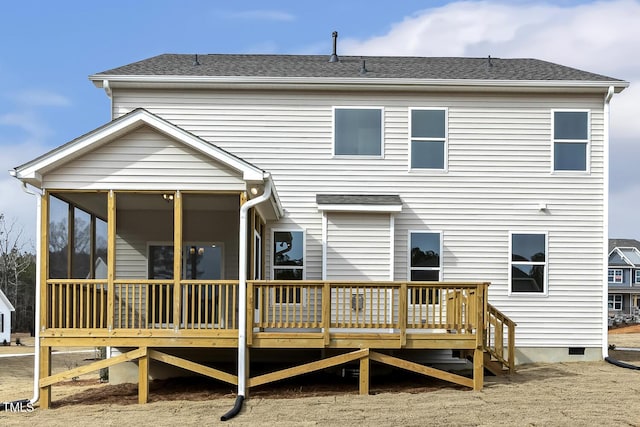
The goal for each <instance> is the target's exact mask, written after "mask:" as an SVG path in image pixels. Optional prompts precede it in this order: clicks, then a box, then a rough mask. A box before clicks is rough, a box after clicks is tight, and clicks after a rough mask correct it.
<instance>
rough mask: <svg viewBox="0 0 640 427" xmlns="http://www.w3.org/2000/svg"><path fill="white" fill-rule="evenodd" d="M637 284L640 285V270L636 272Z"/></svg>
mask: <svg viewBox="0 0 640 427" xmlns="http://www.w3.org/2000/svg"><path fill="white" fill-rule="evenodd" d="M635 283H640V270H636V282H635Z"/></svg>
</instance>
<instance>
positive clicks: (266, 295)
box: [40, 279, 515, 407]
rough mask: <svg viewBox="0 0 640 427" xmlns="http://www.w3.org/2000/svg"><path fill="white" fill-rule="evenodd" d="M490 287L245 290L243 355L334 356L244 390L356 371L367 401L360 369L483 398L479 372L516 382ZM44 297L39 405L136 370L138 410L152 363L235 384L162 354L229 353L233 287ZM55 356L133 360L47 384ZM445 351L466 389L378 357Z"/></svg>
mask: <svg viewBox="0 0 640 427" xmlns="http://www.w3.org/2000/svg"><path fill="white" fill-rule="evenodd" d="M488 285H489V284H488V283H451V282H340V281H278V282H276V281H249V282H248V283H247V301H246V303H247V331H246V333H247V345H248V347H249V348H254V349H278V348H286V349H333V352H332V354H335V353H339V354H338V355H336V356H332V357H327V358H323V359H320V360H317V361H313V362H310V363H305V364H303V365H300V366H296V367H293V368H288V369H284V370H281V371H276V372H271V373H268V374H264V375H260V376H255V377H250V378H248V381H247V384H248V386H249V387H255V386H258V385H262V384H266V383H269V382H272V381H276V380H280V379H283V378H287V377H291V376H295V375H300V374H304V373H308V372H313V371H316V370H320V369H325V368H328V367H332V366H338V365H343V364H346V363H353V362H358V363H359V369H360V370H359V372H360V392H361V393H363V394H366V393H368V390H369V372H370V366H369V365H370V362H371V361H374V362H377V363H383V364H387V365H391V366H394V367H398V368H402V369H407V370H410V371H413V372H416V373H419V374H423V375H429V376H433V377H436V378H440V379H443V380H446V381H451V382H454V383H456V384H461V385H464V386H468V387H471V388H473V389H476V390H478V389H481V388H482V384H483V370H484V368H487V369H490V370H492V371H495V372H500V371H502V370H503V369H506V370H508V371H509V372H513V371H514V341H515V324H514V323H513V322H512V321H511V320H510V319H508V318H507V317H506V316H504V315H503V314H502V313H500V312H499V311H498V310H496V309H495V308H494V307H492V306H491V305H490V304H488V302H487V290H488ZM43 288H44V289H43V290H42V292H43V293H42V294H41V295H42V301H43V307H42V309H41V331H40V344H41V366H40V373H41V379H40V387H41V396H42V397H41V406H42V407H48V406H49V404H50V396H51V395H50V387H51V385H53V384H55V383H57V382H60V381H63V380H65V379H69V378H73V377H75V376H78V375H81V374H83V373H87V372H91V371H94V370H98V369H101V368H104V367H108V366H113V365H115V364H118V363H122V362H126V361H137V362H138V366H139V401H140V402H141V403H142V402H146V401H147V398H148V368H149V361H150V360H157V361H161V362H163V363H167V364H170V365H174V366H178V367H180V368H184V369H187V370H190V371H192V372H195V373H198V374H201V375H205V376H209V377H212V378H216V379H218V380H221V381H225V382H228V383H231V384H237V382H238V378H237V376H236V375H234V374H233V373H229V372H224V371H222V370H219V369H215V368H212V367H210V366H205V365H203V364H199V363H195V362H193V361H189V360H187V359H184V358H179V357H176V356H173V355H171V354H168V353H167V352H166V350H165V351H164V352H163V350H162V349H163V348H167V349H168V348H176V347H182V348H184V347H188V348H193V349H194V350H195V349H202V348H237V346H238V324H239V322H238V311H237V307H238V282H237V281H228V280H227V281H215V282H214V281H197V280H176V281H174V280H168V281H162V280H122V279H115V280H75V279H74V280H71V279H69V280H67V279H64V280H62V279H50V280H47V281H46V286H44V287H43ZM53 346H68V347H73V346H112V347H121V348H133V350H131V351H129V352H127V353H125V354H123V355H121V356H116V357H113V358H111V359H107V360H102V361H98V362H94V363H92V364H90V365H87V366H83V367H80V368H76V369H72V370H69V371H67V372H64V373H61V374H56V375H51V370H50V354H51V353H50V349H51V347H53ZM392 349H393V350H402V349H450V350H458V353H459V354H460V355H461V357H467V358H469V359H471V360H472V361H473V376H472V377H471V378H468V377H464V376H461V375H458V374H453V373H450V372H445V371H442V370H438V369H434V368H431V367H427V366H424V365H422V364H418V363H414V362H412V361H409V360H404V359H401V358H398V357H395V356H391V355H389V354H387V353H388V350H392Z"/></svg>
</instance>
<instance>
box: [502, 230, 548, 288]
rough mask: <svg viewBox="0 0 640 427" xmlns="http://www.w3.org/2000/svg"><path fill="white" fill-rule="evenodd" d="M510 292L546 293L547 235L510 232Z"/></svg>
mask: <svg viewBox="0 0 640 427" xmlns="http://www.w3.org/2000/svg"><path fill="white" fill-rule="evenodd" d="M510 264H511V292H512V293H541V294H542V293H546V292H547V288H546V282H547V235H546V234H543V233H512V234H511V257H510Z"/></svg>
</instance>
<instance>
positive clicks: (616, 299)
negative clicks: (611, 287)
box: [608, 294, 622, 311]
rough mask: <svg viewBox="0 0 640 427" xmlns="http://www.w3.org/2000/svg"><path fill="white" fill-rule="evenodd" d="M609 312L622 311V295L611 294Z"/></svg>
mask: <svg viewBox="0 0 640 427" xmlns="http://www.w3.org/2000/svg"><path fill="white" fill-rule="evenodd" d="M608 303H609V304H608V305H609V310H615V311H620V310H622V295H620V294H610V295H609V298H608Z"/></svg>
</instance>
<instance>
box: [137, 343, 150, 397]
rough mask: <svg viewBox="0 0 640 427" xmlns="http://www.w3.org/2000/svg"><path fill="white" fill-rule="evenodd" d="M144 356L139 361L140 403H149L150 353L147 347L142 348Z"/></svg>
mask: <svg viewBox="0 0 640 427" xmlns="http://www.w3.org/2000/svg"><path fill="white" fill-rule="evenodd" d="M141 350H144V356H142V357H140V359H138V403H139V404H142V403H147V402H148V401H149V351H148V348H147V347H141Z"/></svg>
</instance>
